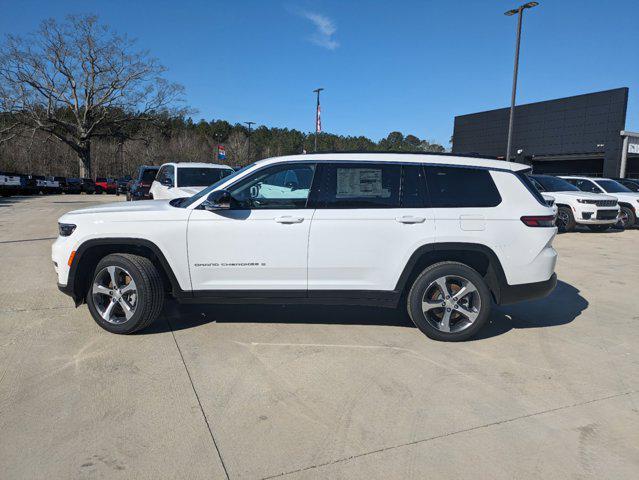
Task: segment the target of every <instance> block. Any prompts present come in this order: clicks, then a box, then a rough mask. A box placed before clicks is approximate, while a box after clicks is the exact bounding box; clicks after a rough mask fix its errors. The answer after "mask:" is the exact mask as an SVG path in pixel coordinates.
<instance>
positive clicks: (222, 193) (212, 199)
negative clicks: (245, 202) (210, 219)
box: [202, 190, 231, 212]
mask: <svg viewBox="0 0 639 480" xmlns="http://www.w3.org/2000/svg"><path fill="white" fill-rule="evenodd" d="M202 206H203V207H204V209H205V210H208V211H210V212H212V211H214V210H228V209H229V208H231V193H230V192H229V191H228V190H216V191H214V192H211V193H210V194H209V196H208V198H207V199H206V200H204V202H202Z"/></svg>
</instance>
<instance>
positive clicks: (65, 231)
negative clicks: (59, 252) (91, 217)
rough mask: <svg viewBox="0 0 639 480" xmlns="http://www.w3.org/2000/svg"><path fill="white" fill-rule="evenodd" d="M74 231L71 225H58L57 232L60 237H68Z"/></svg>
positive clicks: (73, 226)
mask: <svg viewBox="0 0 639 480" xmlns="http://www.w3.org/2000/svg"><path fill="white" fill-rule="evenodd" d="M74 230H75V225H73V224H72V223H58V231H59V232H60V236H61V237H68V236H69V235H71V234H72V233H73V232H74Z"/></svg>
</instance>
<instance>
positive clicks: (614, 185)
mask: <svg viewBox="0 0 639 480" xmlns="http://www.w3.org/2000/svg"><path fill="white" fill-rule="evenodd" d="M596 183H597V185H599V186H600V187H601V188H603V189H604V190H605V191H606V193H627V192H632V190H630V189H629V188H628V187H626V186H624V185H622V184H621V183H619V182H615V181H614V180H597V181H596Z"/></svg>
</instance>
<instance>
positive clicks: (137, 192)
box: [126, 165, 160, 200]
mask: <svg viewBox="0 0 639 480" xmlns="http://www.w3.org/2000/svg"><path fill="white" fill-rule="evenodd" d="M159 169H160V167H153V166H148V165H142V166H141V167H140V169H139V170H138V175H137V178H135V180H133V181H132V182H131V183H130V187H129V190H128V191H127V192H126V199H127V200H149V199H150V198H151V197H150V196H149V189H150V188H151V184H152V183H153V180H155V175H156V174H157V173H158V170H159Z"/></svg>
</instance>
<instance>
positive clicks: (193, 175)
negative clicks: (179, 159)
mask: <svg viewBox="0 0 639 480" xmlns="http://www.w3.org/2000/svg"><path fill="white" fill-rule="evenodd" d="M231 173H233V169H232V168H231V167H229V166H228V165H216V164H214V163H188V162H187V163H165V164H163V165H162V166H161V167H160V170H158V173H157V175H156V176H155V180H154V181H153V183H152V184H151V188H150V189H149V194H150V195H151V197H152V198H154V199H156V200H161V199H165V200H166V199H168V200H170V199H173V198H184V197H190V196H191V195H195V194H196V193H198V192H200V191H202V190H204V189H205V188H206V187H208V186H209V185H212V184H214V183H216V182H217V181H218V180H220V179H221V178H224V177H227V176H229V175H230V174H231Z"/></svg>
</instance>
